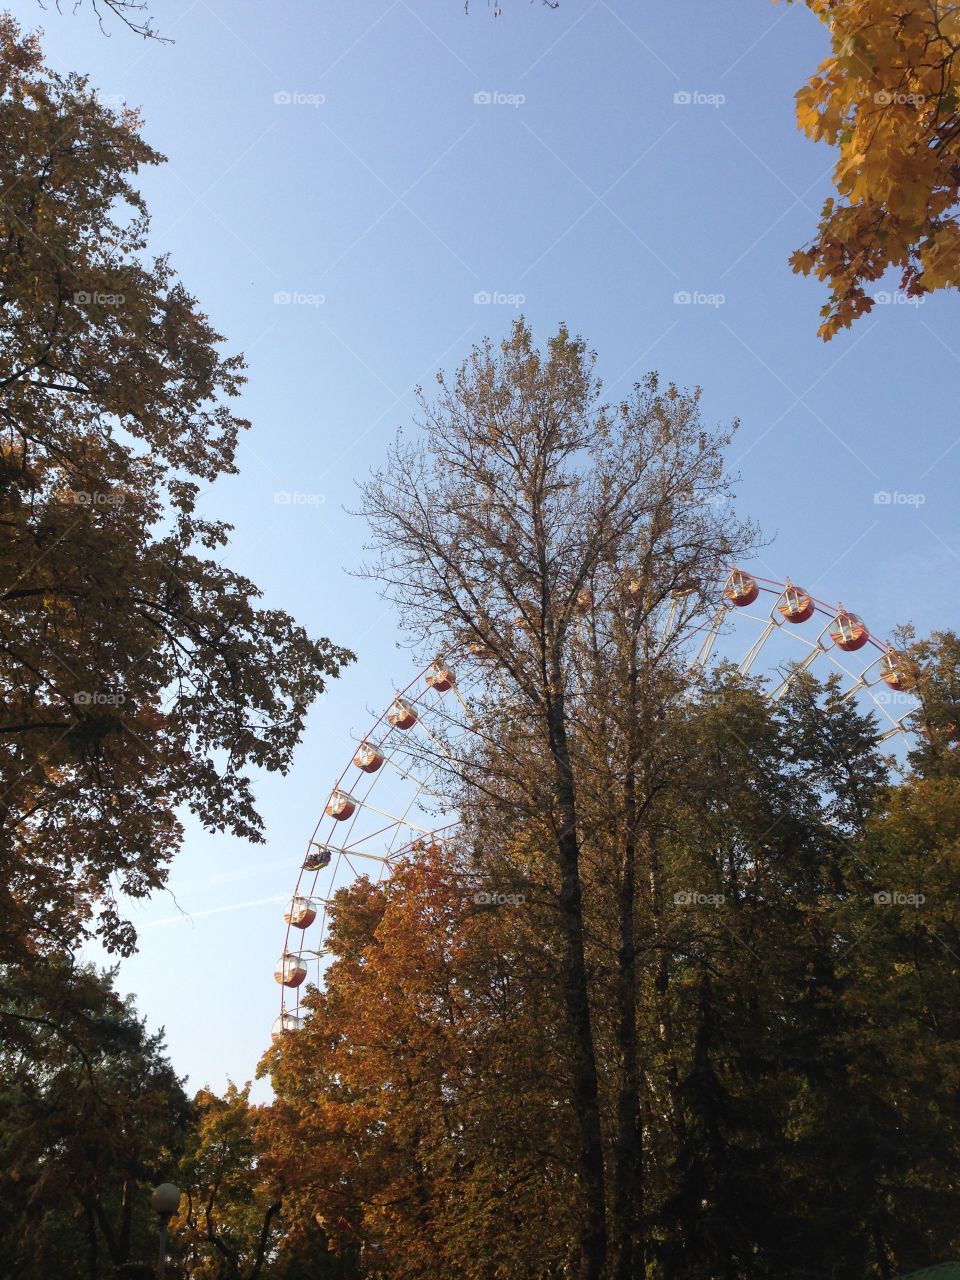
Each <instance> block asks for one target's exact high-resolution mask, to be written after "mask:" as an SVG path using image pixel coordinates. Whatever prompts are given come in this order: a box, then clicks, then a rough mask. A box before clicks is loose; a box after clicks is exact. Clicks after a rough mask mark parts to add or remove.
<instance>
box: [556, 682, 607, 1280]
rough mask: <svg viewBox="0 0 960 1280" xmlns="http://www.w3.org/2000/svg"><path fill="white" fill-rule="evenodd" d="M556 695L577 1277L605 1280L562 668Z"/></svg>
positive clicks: (599, 1152) (599, 1153)
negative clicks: (578, 1193) (578, 1211)
mask: <svg viewBox="0 0 960 1280" xmlns="http://www.w3.org/2000/svg"><path fill="white" fill-rule="evenodd" d="M551 674H552V675H553V678H554V698H553V700H552V701H551V703H550V705H549V708H548V729H549V735H550V752H551V755H552V757H553V762H554V780H555V787H556V800H557V809H558V815H559V818H560V830H559V832H558V833H557V855H558V862H559V869H560V918H561V928H562V931H563V998H564V1005H565V1008H566V1011H567V1017H568V1019H569V1023H570V1030H571V1039H572V1046H573V1062H572V1073H571V1074H572V1085H573V1089H572V1092H573V1107H574V1112H575V1115H576V1123H577V1138H578V1161H577V1163H578V1166H579V1170H578V1171H579V1178H580V1185H581V1190H582V1197H583V1207H582V1216H581V1225H580V1240H579V1250H580V1264H579V1272H578V1280H601V1277H602V1276H603V1275H604V1271H605V1268H606V1254H607V1228H606V1192H605V1187H604V1171H603V1142H602V1137H601V1129H600V1101H599V1089H598V1084H597V1060H596V1053H595V1048H594V1041H593V1027H592V1024H591V1020H590V1001H589V995H588V983H587V965H586V957H585V954H584V932H583V895H582V890H581V883H580V845H579V841H578V839H577V807H576V796H575V789H574V783H573V771H572V768H571V765H570V756H569V751H568V746H567V734H566V724H565V713H564V704H563V697H562V694H561V693H560V692H559V690H560V689H561V680H560V672H559V670H554V671H553V672H552V673H551Z"/></svg>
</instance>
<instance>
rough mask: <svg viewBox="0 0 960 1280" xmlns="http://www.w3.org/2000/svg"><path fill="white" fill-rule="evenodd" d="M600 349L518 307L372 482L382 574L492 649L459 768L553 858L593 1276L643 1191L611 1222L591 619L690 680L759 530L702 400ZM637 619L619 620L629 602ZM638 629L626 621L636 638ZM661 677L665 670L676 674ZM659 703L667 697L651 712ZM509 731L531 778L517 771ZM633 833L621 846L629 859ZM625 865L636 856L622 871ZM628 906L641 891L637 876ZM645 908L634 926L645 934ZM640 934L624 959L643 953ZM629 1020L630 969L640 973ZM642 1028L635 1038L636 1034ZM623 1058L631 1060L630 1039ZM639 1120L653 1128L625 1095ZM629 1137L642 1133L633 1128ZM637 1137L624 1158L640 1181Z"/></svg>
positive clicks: (410, 605)
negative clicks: (730, 505)
mask: <svg viewBox="0 0 960 1280" xmlns="http://www.w3.org/2000/svg"><path fill="white" fill-rule="evenodd" d="M593 363H594V362H593V358H592V357H591V356H590V355H589V354H588V352H587V349H586V345H585V343H584V342H583V341H582V340H580V339H575V338H571V337H570V335H569V334H568V333H567V331H566V330H565V329H564V328H561V329H560V330H559V332H558V333H557V334H556V335H555V336H554V337H553V338H551V339H550V341H549V343H548V348H547V350H546V351H545V352H544V353H543V354H541V353H540V352H539V351H537V350H536V348H535V347H534V345H533V339H532V335H531V333H530V330H529V329H528V328H527V326H526V325H525V323H524V322H523V321H522V320H519V321H518V322H517V323H516V324H515V326H514V329H513V332H512V334H511V335H510V337H509V338H508V339H506V340H505V341H504V342H503V343H502V344H501V345H500V348H499V351H498V350H496V349H495V348H494V347H493V345H492V344H491V343H489V342H488V343H486V344H485V345H484V346H482V347H481V348H478V349H476V350H475V351H474V353H473V355H472V356H471V358H470V359H469V360H468V361H467V362H466V363H465V364H464V365H463V366H462V367H461V369H460V370H459V372H458V374H457V376H456V378H455V379H454V380H453V381H452V382H450V383H448V382H447V381H446V380H445V379H444V378H443V376H442V375H441V376H440V378H439V385H440V392H439V396H438V398H437V400H436V402H435V403H432V404H431V403H428V402H427V401H426V400H423V401H422V408H423V412H424V415H425V422H424V426H425V433H424V440H425V443H424V444H422V445H420V444H413V445H407V444H404V443H402V442H401V443H398V444H397V445H396V446H395V448H394V449H393V451H392V454H391V460H390V464H389V466H388V468H387V469H386V471H385V472H383V473H381V474H379V475H378V476H377V477H376V478H375V479H374V481H373V482H371V483H370V484H369V485H368V486H367V489H366V491H365V498H366V502H365V508H366V513H367V516H368V519H369V520H370V522H371V526H372V528H373V531H374V538H375V545H376V548H377V550H378V552H379V553H380V559H379V561H378V563H377V566H376V567H375V569H374V571H373V572H374V573H375V574H376V576H378V577H379V579H380V580H381V581H382V582H383V584H384V586H385V590H386V593H387V595H388V596H389V597H390V598H392V599H393V600H394V601H395V602H396V603H397V604H398V605H399V608H400V614H401V617H402V618H403V619H404V620H405V621H406V622H407V623H408V625H409V629H410V631H411V633H412V635H413V637H414V639H415V640H420V641H424V642H426V643H429V644H430V645H431V646H436V645H439V646H440V647H441V648H442V649H443V650H444V652H458V653H469V652H471V646H472V652H473V653H474V654H475V655H477V657H478V659H479V661H480V662H481V664H482V663H484V662H486V663H488V669H489V670H490V671H491V672H492V674H491V678H490V680H489V682H488V694H487V698H486V700H483V699H481V704H480V706H479V709H478V711H477V722H478V723H479V724H480V725H481V726H494V725H500V724H501V723H502V724H503V725H504V726H507V732H504V733H501V732H496V733H494V732H492V731H491V732H490V733H488V735H487V741H488V742H490V743H494V744H495V746H494V749H493V750H492V751H491V750H484V749H481V750H480V751H479V752H478V753H477V754H476V755H475V757H474V759H473V760H472V761H471V760H470V759H466V758H465V759H463V760H461V761H460V762H459V782H460V783H461V785H462V786H464V787H466V788H468V789H470V790H473V791H479V792H480V793H482V794H485V795H486V796H487V798H488V799H489V800H490V801H491V802H492V803H496V804H498V805H499V807H500V808H501V809H506V811H507V812H508V813H509V814H511V815H512V816H513V820H514V822H515V823H516V822H518V821H519V819H521V818H522V817H524V816H526V815H529V814H530V812H531V809H532V810H533V811H534V813H535V814H536V816H537V818H538V819H540V820H541V821H542V823H543V830H542V838H543V840H544V853H545V856H546V858H547V860H548V861H549V863H550V865H551V866H552V867H553V869H554V870H555V873H556V879H557V891H558V899H557V919H558V923H559V929H560V941H561V947H560V953H559V956H558V961H557V963H558V979H559V984H560V989H561V990H562V993H563V1007H564V1010H565V1016H566V1020H567V1024H568V1029H569V1032H570V1040H569V1045H570V1054H569V1072H570V1077H569V1084H570V1095H569V1104H568V1105H569V1122H570V1124H571V1125H572V1126H574V1131H575V1133H576V1134H577V1150H576V1155H575V1162H574V1163H575V1167H576V1170H577V1177H578V1179H579V1183H580V1188H581V1196H580V1212H579V1217H578V1232H579V1261H578V1266H577V1274H578V1275H579V1276H580V1277H581V1280H596V1278H597V1277H599V1276H601V1275H602V1274H603V1273H604V1269H605V1267H606V1265H607V1257H608V1253H609V1252H610V1251H611V1250H612V1252H613V1254H614V1255H615V1256H617V1257H618V1258H620V1259H621V1261H620V1262H619V1263H618V1268H619V1271H618V1274H622V1275H627V1274H630V1268H631V1267H632V1265H633V1263H632V1245H631V1241H630V1233H631V1232H632V1218H631V1217H630V1215H629V1213H628V1212H627V1209H626V1206H627V1204H628V1202H632V1200H633V1198H634V1194H635V1193H634V1190H633V1189H632V1185H628V1187H627V1189H626V1190H624V1191H620V1192H617V1191H615V1192H614V1197H615V1198H616V1196H617V1195H619V1196H620V1199H621V1204H622V1207H623V1212H622V1213H621V1214H619V1215H618V1220H617V1224H616V1232H617V1235H616V1238H615V1239H614V1240H613V1241H611V1240H610V1238H609V1226H610V1224H609V1222H608V1195H609V1188H608V1179H607V1173H606V1170H605V1165H604V1145H603V1120H602V1115H601V1102H600V1086H599V1076H598V1061H597V1053H596V1036H595V1019H594V1016H593V1014H592V1012H591V999H590V994H591V993H590V983H589V976H588V965H587V941H586V935H585V927H584V921H585V907H584V888H585V877H584V867H583V862H582V854H583V847H584V838H585V830H584V825H583V824H584V803H585V800H586V796H587V795H588V794H589V788H588V787H586V788H585V786H584V778H585V776H586V775H585V774H584V773H582V772H581V771H579V770H578V768H577V762H576V759H575V757H576V754H577V751H578V750H579V747H578V733H579V727H580V724H581V721H582V717H583V710H584V704H583V688H582V683H581V675H580V673H581V669H582V664H581V650H582V647H583V644H584V641H583V638H582V633H583V629H584V627H589V625H591V623H588V622H584V621H583V619H584V617H585V615H589V617H590V620H591V622H592V621H593V620H594V619H596V620H597V623H596V625H598V626H599V627H600V632H601V640H600V644H601V646H602V647H603V648H604V652H605V653H613V654H615V655H617V658H618V678H619V674H620V673H622V674H623V680H621V684H623V683H624V682H625V683H626V685H627V686H628V687H629V686H630V680H631V675H630V673H631V672H634V673H635V674H634V677H633V679H634V684H635V685H638V686H639V685H640V684H642V683H643V680H644V679H645V680H646V686H647V689H648V690H653V689H655V688H656V690H657V693H656V697H657V698H660V699H663V698H666V699H669V698H670V697H673V696H675V692H676V691H675V688H674V687H672V686H671V684H670V679H669V673H670V672H671V671H672V669H673V666H674V664H675V661H676V657H675V649H676V644H677V641H678V639H679V637H680V636H681V635H682V634H683V631H684V629H685V627H686V626H687V625H688V624H689V622H690V620H691V618H692V617H693V616H694V615H695V614H696V613H697V612H698V611H699V610H701V609H702V608H703V607H705V602H706V592H707V589H708V588H707V584H708V583H709V582H710V581H712V580H714V579H715V578H716V576H717V574H718V573H719V572H720V570H721V568H722V566H724V565H725V564H727V563H728V562H729V560H730V559H731V558H735V557H736V556H737V555H738V554H739V553H741V552H742V550H743V549H744V548H745V546H746V545H747V544H748V543H749V542H750V540H751V538H752V533H751V531H750V530H749V529H748V528H746V527H745V526H742V525H739V524H738V523H737V522H736V521H735V520H734V519H733V517H732V516H731V515H730V514H729V513H728V511H726V510H725V507H724V504H723V503H716V502H713V503H711V502H708V501H707V500H708V499H709V498H711V497H716V496H718V495H723V494H724V493H725V492H726V490H727V488H728V481H727V479H726V477H725V475H724V472H723V464H722V448H723V445H724V444H725V443H726V440H727V437H726V436H723V435H720V434H712V433H710V432H707V431H705V430H704V429H703V425H702V423H701V421H700V418H699V411H698V397H697V395H695V394H694V395H687V394H683V393H681V392H679V391H678V390H677V389H676V388H674V387H670V388H668V389H667V391H665V392H660V391H659V390H658V386H657V383H656V380H655V379H654V378H651V379H650V380H649V381H648V382H647V384H646V385H645V386H644V387H637V388H635V389H634V392H633V393H632V395H630V396H629V397H628V398H627V399H625V400H624V401H622V402H621V403H620V404H619V405H617V406H614V407H610V406H607V405H604V404H603V403H602V402H601V399H600V385H599V382H598V380H597V378H596V376H595V374H594V371H593ZM625 610H626V612H627V613H628V615H629V619H630V622H629V625H628V627H627V628H624V627H623V625H622V620H623V614H624V611H625ZM623 631H626V632H627V633H628V634H627V635H621V632H623ZM661 675H662V677H663V680H665V681H666V683H665V684H663V688H662V689H661V687H660V684H661V683H662V681H661ZM651 713H652V708H651ZM511 733H512V735H513V737H514V738H515V740H516V742H517V743H518V744H521V749H522V750H525V751H526V755H527V758H528V759H529V760H532V761H535V762H536V764H535V769H534V772H533V774H532V775H524V774H523V773H522V772H519V773H518V771H517V770H516V769H515V768H513V761H512V759H511V756H510V751H511ZM631 748H632V743H628V744H627V749H626V752H625V754H624V755H623V756H621V757H619V758H618V759H617V760H615V761H614V770H615V772H616V774H617V775H618V782H619V787H620V794H619V796H618V798H617V801H616V803H617V806H618V812H619V811H620V810H621V809H622V807H623V806H629V805H630V804H631V803H632V802H633V801H632V797H631V783H630V773H631V770H632V769H633V767H634V764H635V761H634V759H633V757H632V754H631ZM631 856H632V855H631V853H630V850H629V847H625V857H626V859H627V862H628V863H629V861H630V858H631ZM623 874H624V875H625V876H626V877H627V878H628V879H629V877H630V875H631V869H630V867H629V866H627V867H625V868H624V871H623ZM626 897H627V898H628V899H629V900H630V903H631V906H626V905H625V906H624V909H625V910H627V911H628V912H629V911H630V910H631V909H632V894H631V893H630V891H629V890H627V891H626ZM631 927H632V926H631V924H630V921H629V919H626V920H625V921H624V924H623V928H624V930H625V934H627V935H629V932H630V929H631ZM631 957H632V944H631V943H630V941H629V938H628V937H627V939H626V941H625V944H624V946H623V947H622V948H621V957H620V963H622V964H624V965H626V966H628V967H629V965H630V964H631V963H632V958H631ZM621 990H622V995H623V999H624V1000H626V1001H627V1004H626V1005H625V1007H624V1009H623V1010H622V1014H623V1017H624V1019H625V1022H626V1023H629V1022H630V1021H631V1020H632V1014H631V1011H630V1007H629V1001H630V1000H631V999H632V994H631V993H632V990H633V984H632V981H631V980H630V979H629V977H628V978H627V979H626V980H625V981H624V983H623V984H622V988H621ZM625 1034H626V1036H627V1039H629V1033H628V1032H627V1033H625ZM625 1052H626V1053H627V1054H628V1056H629V1055H630V1052H631V1051H630V1049H629V1045H626V1044H625ZM623 1123H624V1125H625V1126H627V1127H633V1128H634V1129H635V1127H636V1120H635V1117H634V1116H633V1115H632V1113H630V1112H629V1109H625V1111H624V1115H623ZM621 1139H622V1141H623V1142H627V1141H632V1142H633V1143H634V1146H636V1140H635V1138H633V1139H628V1138H627V1135H626V1134H625V1133H624V1134H623V1135H621ZM638 1154H639V1153H638V1151H635V1152H634V1154H633V1156H632V1157H631V1159H630V1161H629V1162H628V1164H629V1166H630V1167H629V1168H628V1167H626V1166H624V1167H623V1168H622V1169H621V1170H620V1171H619V1174H618V1177H619V1178H621V1179H622V1178H626V1179H627V1181H628V1184H632V1183H633V1182H635V1180H636V1161H637V1159H638Z"/></svg>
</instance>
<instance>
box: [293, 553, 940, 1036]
mask: <svg viewBox="0 0 960 1280" xmlns="http://www.w3.org/2000/svg"><path fill="white" fill-rule="evenodd" d="M635 585H637V584H634V583H627V584H625V587H624V590H625V593H626V596H627V598H628V599H632V598H633V594H632V593H633V589H634V587H635ZM697 590H698V588H697V587H696V586H694V585H692V584H691V585H690V586H689V587H684V586H680V587H678V588H677V589H676V590H675V591H674V592H673V594H672V597H671V599H670V602H669V604H668V606H667V611H666V616H665V619H664V623H663V629H664V632H665V633H667V634H670V633H672V632H673V631H674V630H676V624H677V622H678V620H679V619H682V617H683V610H684V599H685V598H686V597H688V596H691V595H692V594H693V593H694V592H695V591H697ZM715 601H716V603H715V607H714V608H712V609H708V610H707V613H706V618H705V620H703V621H701V622H700V623H699V625H697V626H693V627H691V628H690V629H689V630H688V631H686V633H684V634H681V636H680V640H679V643H680V644H681V645H683V646H684V647H685V650H686V652H687V653H688V655H689V661H690V667H691V669H694V668H706V667H708V666H709V665H710V664H711V663H713V662H715V661H717V660H720V659H722V660H726V661H727V662H729V663H731V664H732V665H734V666H735V667H736V669H737V670H738V671H739V672H740V674H741V675H744V676H761V677H763V679H764V683H765V687H766V689H767V691H768V694H769V697H770V698H771V700H773V701H777V700H779V699H780V698H781V697H783V695H784V693H786V691H787V690H788V689H789V687H790V684H791V682H792V681H793V680H795V679H796V677H797V676H798V675H799V674H800V673H801V672H803V671H806V670H808V669H809V668H811V667H812V666H813V664H814V663H815V662H818V663H819V664H820V666H821V667H825V668H828V669H829V670H830V671H831V672H835V673H837V675H838V676H839V679H840V683H841V688H842V694H841V696H842V697H843V698H844V699H853V700H856V701H858V702H859V703H860V704H861V705H862V706H863V707H864V709H869V710H872V711H874V712H875V714H876V716H877V720H878V722H879V733H878V736H879V740H880V741H881V742H885V741H887V740H889V739H891V738H893V737H894V736H896V735H897V734H900V733H903V732H904V731H905V730H906V728H907V722H908V720H909V718H910V716H912V715H913V714H914V713H915V712H916V710H917V709H918V706H919V703H918V701H917V699H916V697H915V696H914V695H913V694H912V692H911V686H912V678H911V675H910V673H909V670H908V667H907V664H906V663H905V661H904V659H903V658H902V656H901V655H900V654H899V653H897V652H896V650H895V649H893V648H892V647H891V646H890V645H889V644H887V643H886V642H885V641H884V640H881V639H879V638H878V637H877V636H875V635H872V634H871V633H870V631H869V630H868V628H867V626H866V624H865V623H864V622H863V621H862V620H861V618H859V617H858V616H857V615H856V614H855V613H851V612H850V611H849V610H847V609H846V608H845V607H844V606H843V605H842V604H838V605H835V606H834V605H831V604H827V603H826V602H824V601H822V600H818V599H816V598H815V597H814V596H812V595H810V594H809V593H808V592H807V591H805V590H804V589H803V588H802V587H800V586H797V585H796V584H795V583H793V582H791V580H790V579H789V578H788V579H786V581H784V582H778V581H776V580H775V579H772V578H762V577H759V576H757V575H754V574H750V573H747V572H746V571H743V570H741V569H738V568H733V569H732V570H731V571H730V572H729V574H728V575H727V576H726V578H725V579H724V580H722V581H721V582H719V583H718V584H717V589H716V596H715ZM592 604H593V600H592V597H591V596H590V595H589V593H588V592H584V593H583V595H582V597H581V599H580V600H579V601H578V611H579V612H580V613H582V614H586V613H589V611H590V609H591V608H592ZM519 622H522V620H521V619H518V623H519ZM474 656H475V657H476V653H475V654H474ZM470 733H471V712H470V705H469V690H468V689H467V690H465V689H464V688H462V687H461V682H460V681H459V680H458V678H457V673H456V671H455V670H454V668H453V666H451V665H450V664H449V663H448V662H447V661H446V660H445V659H444V658H442V657H440V658H437V659H435V660H434V661H433V662H431V663H429V664H428V665H427V666H426V667H425V668H424V669H423V670H422V671H420V672H418V673H417V675H416V676H415V677H414V678H413V679H412V680H411V681H410V683H409V684H408V685H407V686H406V687H405V688H404V689H401V690H399V691H397V692H396V693H395V694H394V696H393V698H392V700H391V701H390V703H389V705H388V706H387V708H386V709H385V710H384V711H383V712H382V714H381V715H380V716H378V717H377V718H376V719H375V720H374V721H373V723H372V724H371V725H370V727H369V728H368V729H367V731H366V732H365V733H364V734H363V735H362V737H360V738H359V739H358V740H357V741H356V742H355V744H354V748H353V751H352V753H351V756H350V759H349V761H348V763H347V765H346V767H345V768H344V770H343V771H342V773H341V774H340V776H339V778H337V780H336V781H335V783H334V785H333V788H332V790H331V791H330V794H329V797H328V799H327V800H326V803H325V806H324V810H323V813H322V814H321V816H320V819H319V821H318V822H317V824H316V826H315V827H314V830H313V834H312V835H311V836H310V838H309V840H308V841H307V848H306V852H305V855H304V856H303V858H302V861H301V863H300V867H299V871H298V874H297V877H296V882H295V885H294V889H293V893H292V896H291V898H290V900H289V902H288V903H287V906H286V909H285V911H284V916H283V918H284V922H285V925H286V932H285V936H284V943H283V951H282V953H281V955H280V958H279V960H278V961H277V965H276V968H275V970H274V977H275V979H276V981H277V982H278V984H279V985H280V991H281V1007H280V1016H279V1017H278V1018H277V1020H276V1022H275V1023H274V1025H273V1037H274V1039H276V1038H277V1037H278V1036H280V1035H282V1034H283V1033H284V1032H288V1031H296V1030H298V1029H299V1028H300V1027H301V1026H302V1023H303V1012H302V1007H301V989H302V988H303V984H304V983H305V982H306V981H307V979H308V977H310V978H311V980H312V981H313V982H315V983H316V984H317V985H319V983H320V980H321V975H322V968H323V958H324V954H325V950H324V947H325V939H326V928H327V923H328V918H329V911H330V907H331V905H332V902H333V897H334V895H335V894H336V892H337V890H339V889H341V888H343V887H345V886H346V885H349V884H350V883H351V882H352V881H353V880H354V879H356V878H357V877H358V876H359V875H361V874H370V873H371V872H372V873H373V878H374V879H375V880H376V881H380V880H382V879H385V878H387V877H388V876H389V875H390V872H391V869H392V867H393V865H394V864H395V863H396V862H397V860H398V859H399V858H401V857H404V856H406V855H408V854H410V853H417V852H418V851H420V850H422V849H424V848H425V847H426V846H427V844H428V843H430V842H432V841H435V840H442V839H443V837H444V834H445V833H452V831H453V829H454V828H455V827H456V825H457V817H456V814H454V813H451V812H450V811H449V809H448V808H446V807H445V802H444V794H445V788H444V786H443V782H444V768H445V765H447V764H449V763H450V762H451V761H452V759H453V758H454V756H455V754H456V749H457V744H458V743H460V742H461V741H463V740H464V739H466V738H467V737H468V736H469V735H470Z"/></svg>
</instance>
